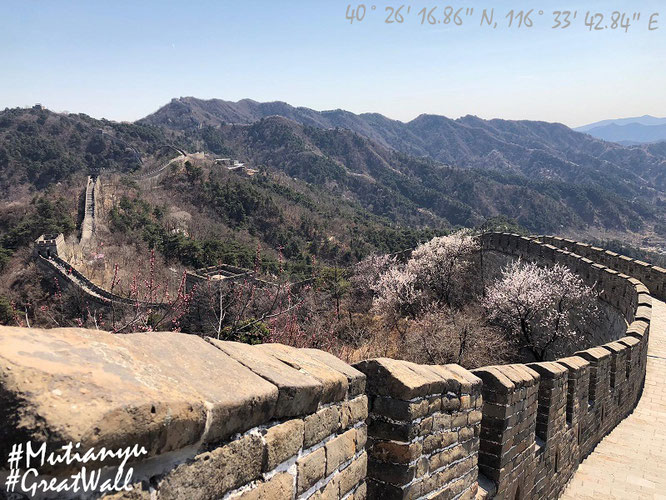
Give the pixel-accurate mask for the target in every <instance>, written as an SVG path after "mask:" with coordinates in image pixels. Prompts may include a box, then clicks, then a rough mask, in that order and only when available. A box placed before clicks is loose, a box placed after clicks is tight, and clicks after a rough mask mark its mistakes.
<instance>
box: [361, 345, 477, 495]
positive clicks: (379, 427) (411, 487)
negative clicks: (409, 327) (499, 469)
mask: <svg viewBox="0 0 666 500" xmlns="http://www.w3.org/2000/svg"><path fill="white" fill-rule="evenodd" d="M355 367H356V368H358V369H359V370H360V371H362V372H363V373H365V374H366V376H367V377H368V387H367V394H368V398H369V401H370V407H371V408H372V410H371V412H370V415H369V418H368V435H369V439H368V446H367V451H368V460H369V461H368V497H369V498H377V499H380V498H381V499H387V500H390V499H402V498H454V497H459V498H474V497H475V496H476V493H477V481H478V477H477V472H478V467H477V465H478V464H477V460H478V451H479V434H480V431H481V415H482V413H481V407H482V397H481V380H480V379H479V378H477V377H476V376H474V375H473V374H471V373H470V372H468V371H467V370H464V369H463V368H461V367H460V366H458V365H446V366H429V365H417V364H415V363H409V362H407V361H397V360H393V359H387V358H382V359H372V360H368V361H363V362H361V363H357V364H356V365H355Z"/></svg>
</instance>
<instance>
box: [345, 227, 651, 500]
mask: <svg viewBox="0 0 666 500" xmlns="http://www.w3.org/2000/svg"><path fill="white" fill-rule="evenodd" d="M482 240H483V241H482V248H483V250H484V251H492V252H500V253H504V254H507V255H511V256H513V257H519V258H521V259H524V260H530V261H536V262H539V263H541V264H546V265H553V264H556V263H559V264H564V265H567V266H568V267H570V268H571V269H573V270H574V271H575V272H577V273H578V274H579V275H580V276H582V277H583V279H584V280H585V281H586V282H587V283H588V284H591V285H592V284H594V285H596V286H597V287H598V289H599V290H600V291H601V298H602V299H603V300H604V301H606V302H608V303H609V304H611V305H613V307H615V308H617V309H618V310H619V312H620V313H621V314H622V315H623V316H624V317H625V319H626V321H627V323H628V324H627V327H626V331H625V332H623V335H622V336H621V337H620V338H619V339H616V340H613V339H610V338H608V337H606V338H607V339H608V340H613V341H610V342H607V343H604V344H603V345H600V346H598V347H594V348H591V349H587V350H584V351H581V352H577V353H575V355H574V356H571V357H567V358H564V359H559V360H557V362H545V363H530V364H514V365H504V366H490V367H483V368H480V369H477V370H473V371H472V372H467V371H466V370H463V369H462V368H460V367H457V366H455V365H448V366H444V367H441V366H425V365H415V364H413V363H408V362H405V361H396V360H383V359H382V360H370V361H364V362H362V363H359V364H357V365H355V367H356V368H358V369H359V370H360V371H362V372H364V373H365V374H366V376H367V380H368V382H367V385H368V389H367V394H368V398H369V402H370V411H369V419H368V436H369V437H368V455H369V467H368V480H367V482H368V492H369V494H370V495H371V498H400V499H402V498H474V497H475V496H478V497H479V498H485V497H494V498H502V499H504V498H509V499H523V498H525V499H530V498H535V499H537V498H538V499H541V498H557V497H558V496H559V494H560V493H561V492H562V491H563V489H564V487H565V486H566V484H567V482H568V481H569V480H570V479H571V477H572V475H573V473H574V472H575V470H576V468H577V467H578V464H579V463H580V461H581V460H582V459H583V458H584V457H585V456H586V455H587V454H589V453H590V451H592V449H593V448H594V446H595V445H596V444H597V443H598V442H599V441H600V440H601V439H602V438H603V436H604V435H605V434H607V433H608V432H609V431H610V430H611V429H612V428H613V427H614V426H615V425H617V424H618V423H619V422H620V421H621V420H622V419H623V418H624V417H625V416H626V415H627V414H628V413H630V412H631V411H632V409H633V408H634V406H635V405H636V403H637V401H638V398H639V397H640V394H641V390H642V386H643V381H644V379H645V369H646V361H647V341H648V333H649V324H650V311H651V298H650V296H649V295H648V290H647V288H646V287H645V286H644V285H643V284H642V283H641V282H640V281H638V280H636V279H634V278H630V277H629V276H628V275H624V274H620V273H618V272H617V271H614V270H612V269H609V268H607V267H605V266H603V265H600V264H596V263H594V262H592V261H591V260H589V259H587V258H584V257H582V256H580V255H576V254H572V253H571V252H569V251H566V250H562V249H559V248H556V247H554V246H552V245H548V244H544V243H542V242H540V241H537V240H536V239H533V238H526V237H520V236H517V235H511V234H500V233H491V234H485V235H483V238H482ZM605 335H607V334H605V333H604V332H600V333H599V337H600V338H604V336H605ZM479 410H480V413H479ZM479 417H481V420H480V425H479V423H478V421H479V420H478V419H479ZM477 463H478V467H477ZM477 479H478V482H477Z"/></svg>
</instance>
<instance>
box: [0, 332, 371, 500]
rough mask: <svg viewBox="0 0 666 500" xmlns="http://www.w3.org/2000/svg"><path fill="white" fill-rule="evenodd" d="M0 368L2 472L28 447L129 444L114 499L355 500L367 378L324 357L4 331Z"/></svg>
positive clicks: (184, 338)
mask: <svg viewBox="0 0 666 500" xmlns="http://www.w3.org/2000/svg"><path fill="white" fill-rule="evenodd" d="M0 360H1V363H0V381H1V384H2V385H1V389H2V390H1V391H0V459H1V460H2V464H3V466H4V464H6V463H7V456H8V454H9V451H10V449H11V447H12V446H13V445H14V444H16V443H25V442H27V441H31V442H33V443H38V442H43V441H46V442H48V445H49V451H51V450H53V451H55V449H56V448H57V446H60V445H61V444H63V443H67V442H72V443H74V444H76V443H77V442H80V443H81V448H80V449H81V450H87V449H89V448H90V447H96V448H99V447H101V446H107V447H115V448H118V447H126V446H133V445H135V444H136V445H139V446H143V447H145V449H146V450H147V451H148V454H147V456H144V457H142V459H141V460H140V461H135V462H134V463H132V464H131V465H132V466H133V467H134V472H135V473H134V476H133V480H134V490H133V491H132V492H131V494H129V493H128V494H126V495H125V496H124V497H125V498H146V499H150V498H161V499H172V498H173V499H179V498H188V499H213V498H223V497H224V498H239V499H244V500H248V499H259V498H262V499H264V498H271V499H272V498H275V499H279V498H289V499H297V498H329V499H337V498H350V499H362V498H365V495H366V490H365V488H366V486H365V477H366V467H367V458H366V452H365V442H366V436H367V433H366V423H365V419H366V417H367V397H366V396H365V376H364V375H363V374H362V373H361V372H359V371H357V370H355V369H354V368H352V367H350V366H348V365H346V364H345V363H343V362H341V361H340V360H338V359H337V358H335V357H334V356H332V355H330V354H327V353H325V352H321V351H316V350H308V349H294V348H291V347H287V346H282V345H261V346H249V345H245V344H237V343H232V342H220V341H216V340H210V339H209V341H205V340H203V339H201V338H200V337H197V336H194V335H186V334H179V333H150V334H129V335H113V334H110V333H105V332H100V331H90V330H82V329H53V330H34V329H22V328H8V327H3V328H2V330H1V335H0ZM105 464H107V465H111V464H112V462H109V463H107V462H105ZM43 471H44V470H43V469H42V471H40V472H43ZM48 472H49V475H51V476H53V477H58V478H62V477H65V476H66V474H67V472H71V471H69V470H67V469H60V468H58V467H56V468H54V469H52V470H49V471H48ZM3 484H4V481H3ZM151 493H152V496H151ZM0 496H2V495H1V494H0Z"/></svg>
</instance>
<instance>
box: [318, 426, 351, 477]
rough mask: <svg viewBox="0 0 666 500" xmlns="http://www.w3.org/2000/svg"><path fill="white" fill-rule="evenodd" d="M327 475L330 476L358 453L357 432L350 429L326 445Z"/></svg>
mask: <svg viewBox="0 0 666 500" xmlns="http://www.w3.org/2000/svg"><path fill="white" fill-rule="evenodd" d="M325 448H326V475H327V476H329V475H331V474H333V472H334V471H335V470H336V469H337V468H338V467H339V466H340V465H342V464H343V463H345V462H346V461H348V460H349V459H351V458H352V457H353V456H354V454H355V452H356V430H355V429H350V430H348V431H347V432H345V433H344V434H341V435H340V436H338V437H336V438H333V439H332V440H330V441H329V442H328V443H326V446H325Z"/></svg>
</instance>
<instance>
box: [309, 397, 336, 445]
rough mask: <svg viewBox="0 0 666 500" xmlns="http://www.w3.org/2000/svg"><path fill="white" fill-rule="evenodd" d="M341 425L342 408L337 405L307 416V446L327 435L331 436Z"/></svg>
mask: <svg viewBox="0 0 666 500" xmlns="http://www.w3.org/2000/svg"><path fill="white" fill-rule="evenodd" d="M339 427H340V410H339V409H338V407H337V406H329V407H327V408H324V409H322V410H319V411H318V412H317V413H315V414H314V415H309V416H307V417H305V435H304V440H303V445H304V446H305V448H309V447H311V446H314V445H315V444H317V443H319V442H321V441H322V440H323V439H324V438H325V437H327V436H330V435H331V434H333V433H334V432H336V431H337V430H338V428H339Z"/></svg>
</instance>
